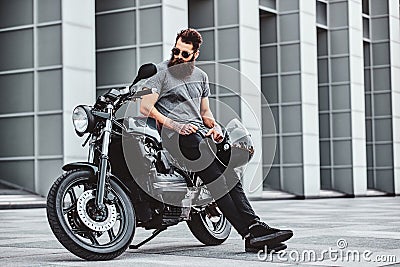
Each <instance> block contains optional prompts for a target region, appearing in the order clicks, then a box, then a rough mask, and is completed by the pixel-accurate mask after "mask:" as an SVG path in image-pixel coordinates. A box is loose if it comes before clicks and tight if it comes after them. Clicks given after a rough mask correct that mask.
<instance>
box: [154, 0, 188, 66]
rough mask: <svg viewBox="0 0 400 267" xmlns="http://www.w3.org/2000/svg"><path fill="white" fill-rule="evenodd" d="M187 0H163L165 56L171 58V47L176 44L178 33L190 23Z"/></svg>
mask: <svg viewBox="0 0 400 267" xmlns="http://www.w3.org/2000/svg"><path fill="white" fill-rule="evenodd" d="M188 14H189V12H188V1H187V0H163V1H162V23H161V25H162V35H163V36H162V41H163V58H164V59H167V58H169V56H170V54H171V49H172V47H173V46H174V45H175V37H176V34H177V33H178V32H179V31H180V30H182V29H186V28H187V27H188V24H189V18H188Z"/></svg>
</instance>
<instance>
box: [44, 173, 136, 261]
mask: <svg viewBox="0 0 400 267" xmlns="http://www.w3.org/2000/svg"><path fill="white" fill-rule="evenodd" d="M90 178H91V172H89V171H83V170H73V171H69V172H67V173H65V174H64V175H62V176H61V177H60V178H58V179H57V180H56V181H55V182H54V184H53V186H52V188H51V189H50V192H49V195H48V198H47V218H48V221H49V224H50V227H51V229H52V231H53V233H54V235H55V236H56V238H57V239H58V241H60V243H61V244H62V245H63V246H64V247H65V248H66V249H68V250H69V251H70V252H72V253H73V254H75V255H76V256H78V257H81V258H83V259H87V260H109V259H113V258H115V257H117V256H119V255H121V254H122V253H123V252H124V251H125V250H126V249H127V248H128V246H129V245H130V243H131V241H132V238H133V235H134V232H135V214H134V210H133V206H132V203H131V201H130V199H129V197H128V196H127V195H126V193H125V192H124V191H123V189H122V188H121V187H120V186H119V185H118V184H117V183H115V182H113V181H111V182H110V187H109V190H108V191H107V192H106V194H105V199H104V203H105V208H104V209H102V210H99V209H98V208H97V207H96V205H95V192H96V184H95V183H93V182H91V181H93V179H90Z"/></svg>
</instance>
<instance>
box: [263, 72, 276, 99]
mask: <svg viewBox="0 0 400 267" xmlns="http://www.w3.org/2000/svg"><path fill="white" fill-rule="evenodd" d="M261 88H262V93H263V95H264V97H265V98H266V100H267V101H268V103H278V77H276V76H273V77H263V78H261Z"/></svg>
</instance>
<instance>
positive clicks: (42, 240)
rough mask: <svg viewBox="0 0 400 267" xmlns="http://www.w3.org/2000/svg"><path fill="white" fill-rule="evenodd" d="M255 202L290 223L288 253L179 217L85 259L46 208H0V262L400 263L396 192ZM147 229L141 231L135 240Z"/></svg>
mask: <svg viewBox="0 0 400 267" xmlns="http://www.w3.org/2000/svg"><path fill="white" fill-rule="evenodd" d="M252 204H253V206H254V208H255V210H256V212H257V213H258V214H259V215H260V216H261V217H262V219H264V220H265V221H267V222H268V223H269V224H270V225H272V226H279V227H282V228H291V229H293V230H294V232H295V236H294V237H293V238H292V239H291V240H290V241H289V242H288V249H287V250H286V254H285V255H281V254H279V255H274V256H273V258H272V259H271V258H270V257H268V258H265V256H264V255H259V256H260V257H258V255H257V254H256V253H245V252H244V249H243V246H244V245H243V241H242V240H241V239H240V236H239V235H238V234H236V233H235V232H232V234H231V236H230V237H229V239H228V240H227V242H226V243H224V244H223V245H221V246H217V247H206V246H203V245H201V244H200V243H199V242H198V241H197V240H196V239H195V238H193V237H192V235H191V234H190V232H189V230H188V229H187V227H186V225H185V224H180V225H178V226H175V227H172V228H170V229H168V230H167V231H165V232H163V233H162V234H161V235H160V236H158V237H157V238H156V239H154V240H152V241H151V242H150V243H148V244H147V245H145V246H143V247H142V248H141V249H139V250H136V251H135V250H128V251H127V252H126V253H124V254H122V256H120V257H119V258H117V259H115V260H113V261H112V262H104V263H100V262H86V261H83V260H81V259H79V258H77V257H75V256H74V255H72V254H70V253H69V252H68V251H67V250H66V249H64V248H63V247H62V246H61V245H60V244H59V243H58V241H57V240H56V239H55V237H54V236H53V235H52V233H51V231H50V229H49V226H48V224H47V221H46V214H45V209H7V210H0V266H99V265H104V266H109V265H112V266H192V267H193V266H230V267H232V266H246V267H247V266H294V265H302V266H396V263H397V264H398V266H400V209H399V207H400V197H366V198H355V199H351V198H334V199H332V198H331V199H313V200H274V201H254V202H252ZM147 234H149V232H145V231H143V230H138V232H137V234H136V237H135V240H136V241H135V242H134V243H136V242H137V241H138V240H141V239H143V238H144V237H145V236H146V235H147ZM338 241H339V242H338ZM338 245H339V246H338ZM324 250H326V252H323V251H324ZM314 253H315V254H314ZM314 255H315V258H313V256H314ZM321 255H322V256H321ZM341 255H343V256H344V257H343V258H342V257H340V256H341ZM346 255H349V257H346ZM357 255H359V256H360V259H358V258H357ZM338 257H339V258H338ZM322 258H323V260H322ZM335 259H336V260H335ZM366 259H367V260H368V259H369V260H370V261H369V262H367V261H366ZM271 261H272V262H271Z"/></svg>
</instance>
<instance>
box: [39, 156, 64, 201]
mask: <svg viewBox="0 0 400 267" xmlns="http://www.w3.org/2000/svg"><path fill="white" fill-rule="evenodd" d="M38 163H39V164H38V171H39V172H38V173H39V175H38V176H37V183H38V184H40V188H39V190H42V191H39V193H40V194H42V195H46V194H47V193H48V192H49V190H50V187H51V186H52V184H53V182H54V179H55V177H58V176H59V175H60V169H61V167H62V166H63V161H62V160H60V159H50V160H49V159H47V160H39V161H38Z"/></svg>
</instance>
